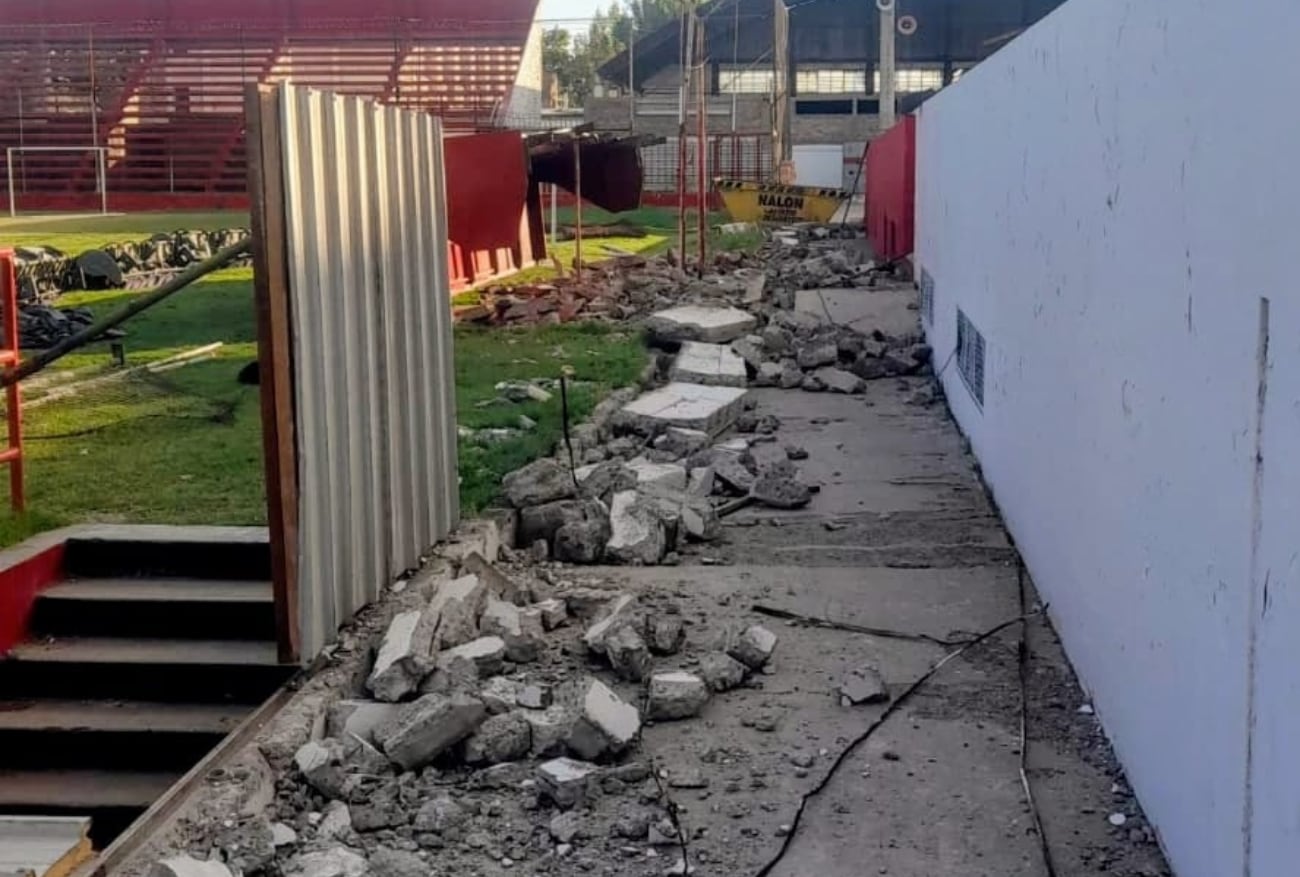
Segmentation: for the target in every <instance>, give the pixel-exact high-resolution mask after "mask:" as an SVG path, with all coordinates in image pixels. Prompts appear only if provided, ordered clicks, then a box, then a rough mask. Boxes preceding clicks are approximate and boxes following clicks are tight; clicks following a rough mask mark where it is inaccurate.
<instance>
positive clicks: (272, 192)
mask: <svg viewBox="0 0 1300 877" xmlns="http://www.w3.org/2000/svg"><path fill="white" fill-rule="evenodd" d="M245 107H246V114H247V126H248V194H249V200H250V206H251V213H252V228H253V288H254V297H255V299H254V300H255V304H256V310H257V361H258V372H259V384H260V387H261V402H262V451H263V454H262V455H263V460H264V464H265V470H266V505H267V524H268V526H269V528H270V534H271V584H272V589H273V591H274V594H275V628H276V636H277V640H278V643H279V655H280V660H281V661H283V662H285V663H296V662H297V661H298V660H299V659H300V658H301V654H300V649H299V643H300V639H299V630H298V445H297V437H296V435H295V428H294V396H293V335H292V323H291V318H292V314H291V311H290V301H289V267H288V257H287V251H288V244H287V239H286V237H285V217H284V166H283V161H284V158H283V156H284V152H283V149H282V136H283V131H282V126H281V121H280V120H281V114H280V92H279V90H278V89H277V88H275V87H274V86H258V85H249V86H248V89H247V91H246V102H245Z"/></svg>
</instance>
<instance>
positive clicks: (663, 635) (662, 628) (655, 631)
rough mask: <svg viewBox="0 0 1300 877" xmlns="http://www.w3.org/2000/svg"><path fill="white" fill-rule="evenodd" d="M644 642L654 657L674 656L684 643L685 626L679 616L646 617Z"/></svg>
mask: <svg viewBox="0 0 1300 877" xmlns="http://www.w3.org/2000/svg"><path fill="white" fill-rule="evenodd" d="M645 641H646V645H648V646H650V651H652V652H654V653H655V654H656V655H675V654H677V653H678V652H679V651H681V648H682V644H683V643H685V642H686V624H685V622H683V621H682V617H681V616H680V615H669V614H667V613H663V614H660V615H655V616H652V617H647V618H646V620H645Z"/></svg>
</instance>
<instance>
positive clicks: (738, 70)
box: [718, 64, 776, 94]
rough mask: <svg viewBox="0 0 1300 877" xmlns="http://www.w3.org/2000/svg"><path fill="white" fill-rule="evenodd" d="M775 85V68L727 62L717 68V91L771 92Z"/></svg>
mask: <svg viewBox="0 0 1300 877" xmlns="http://www.w3.org/2000/svg"><path fill="white" fill-rule="evenodd" d="M775 86H776V71H775V70H764V69H762V68H754V69H746V68H744V67H740V66H731V65H729V64H723V65H722V66H721V67H719V68H718V91H719V92H720V93H722V94H771V93H772V91H773V89H774V88H775Z"/></svg>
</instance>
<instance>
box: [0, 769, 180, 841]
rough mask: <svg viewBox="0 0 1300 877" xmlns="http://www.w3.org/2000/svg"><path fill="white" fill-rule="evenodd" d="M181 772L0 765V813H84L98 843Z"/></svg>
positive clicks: (126, 822) (123, 826)
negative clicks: (9, 766) (58, 768)
mask: <svg viewBox="0 0 1300 877" xmlns="http://www.w3.org/2000/svg"><path fill="white" fill-rule="evenodd" d="M182 776H184V774H183V772H179V771H178V772H165V773H140V772H135V771H112V770H4V769H0V815H7V816H23V815H41V816H89V817H90V818H91V830H90V836H91V840H92V841H94V842H95V845H96V846H102V845H103V844H104V843H105V842H107V841H108V840H109V839H111V838H113V837H116V836H117V835H118V834H121V833H122V831H123V830H125V829H126V827H127V826H128V825H130V824H131V823H132V822H134V821H135V819H136V817H138V816H139V815H140V814H141V813H143V812H144V811H145V810H146V809H147V808H148V807H149V805H150V804H152V803H153V802H154V801H156V800H157V799H158V798H159V797H161V796H162V794H163V793H164V792H166V791H167V789H169V788H170V787H171V786H172V785H173V784H175V783H176V781H177V780H179V779H180V778H181V777H182Z"/></svg>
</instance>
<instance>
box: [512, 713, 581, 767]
mask: <svg viewBox="0 0 1300 877" xmlns="http://www.w3.org/2000/svg"><path fill="white" fill-rule="evenodd" d="M523 718H524V721H526V722H527V723H528V727H529V729H530V730H531V732H532V743H531V750H530V751H531V753H532V755H533V756H535V757H538V758H546V757H547V756H551V755H559V754H561V753H563V752H564V743H565V741H566V740H568V739H569V734H570V733H572V731H573V723H574V721H576V716H575V715H574V713H573V710H571V709H570V708H569V707H566V706H564V705H563V704H558V703H557V704H551V705H550V706H548V707H547V708H546V709H544V710H524V712H523Z"/></svg>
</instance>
